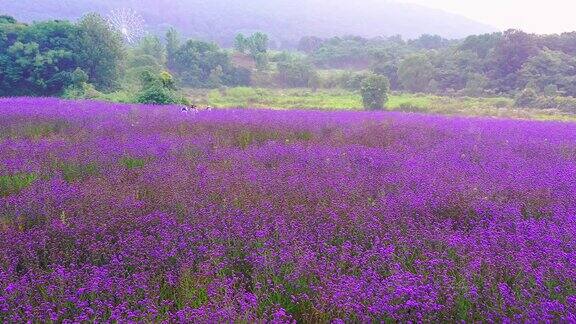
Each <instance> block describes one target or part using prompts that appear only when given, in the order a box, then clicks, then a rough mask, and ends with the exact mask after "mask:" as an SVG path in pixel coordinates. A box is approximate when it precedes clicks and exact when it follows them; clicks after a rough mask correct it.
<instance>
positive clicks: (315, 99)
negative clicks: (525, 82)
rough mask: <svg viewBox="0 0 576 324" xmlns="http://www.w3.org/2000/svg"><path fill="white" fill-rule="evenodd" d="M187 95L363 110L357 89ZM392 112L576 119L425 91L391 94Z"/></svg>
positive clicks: (200, 101) (247, 103) (227, 102)
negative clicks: (441, 95)
mask: <svg viewBox="0 0 576 324" xmlns="http://www.w3.org/2000/svg"><path fill="white" fill-rule="evenodd" d="M185 94H186V96H187V97H188V98H190V99H191V100H192V102H194V103H195V104H197V105H201V106H202V105H204V106H212V107H217V108H269V109H280V110H282V109H321V110H362V109H363V107H362V97H361V96H360V94H359V93H357V92H352V91H348V90H341V89H330V90H326V89H322V90H318V91H313V90H311V89H262V88H227V89H221V90H198V89H187V90H185ZM386 109H387V110H390V111H405V112H420V113H434V114H444V115H462V116H490V117H502V118H522V119H538V120H564V121H576V116H575V115H572V114H568V113H565V112H561V111H558V110H553V109H518V108H515V107H514V100H513V99H511V98H504V97H497V98H470V97H457V98H455V97H440V96H434V95H423V94H401V93H394V94H391V95H390V98H389V100H388V103H387V104H386Z"/></svg>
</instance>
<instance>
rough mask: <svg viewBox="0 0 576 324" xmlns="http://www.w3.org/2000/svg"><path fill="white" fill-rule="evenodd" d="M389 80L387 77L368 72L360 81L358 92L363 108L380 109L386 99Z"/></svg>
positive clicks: (382, 107)
mask: <svg viewBox="0 0 576 324" xmlns="http://www.w3.org/2000/svg"><path fill="white" fill-rule="evenodd" d="M389 91H390V82H389V81H388V78H386V77H384V76H381V75H377V74H370V75H368V76H367V77H366V78H364V80H363V81H362V87H361V88H360V92H361V93H362V102H363V104H364V108H365V109H368V110H381V109H384V105H385V104H386V102H387V101H388V92H389Z"/></svg>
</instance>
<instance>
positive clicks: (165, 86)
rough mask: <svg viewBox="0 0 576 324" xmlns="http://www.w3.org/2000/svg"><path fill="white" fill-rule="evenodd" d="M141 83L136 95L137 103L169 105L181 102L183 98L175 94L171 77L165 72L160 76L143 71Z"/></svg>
mask: <svg viewBox="0 0 576 324" xmlns="http://www.w3.org/2000/svg"><path fill="white" fill-rule="evenodd" d="M141 82H142V89H141V90H140V91H139V92H138V94H137V95H136V102H138V103H144V104H158V105H170V104H175V103H182V102H183V98H180V97H179V96H178V95H177V94H176V86H175V84H174V79H173V78H172V75H171V74H170V73H168V72H166V71H164V72H161V73H160V74H154V73H151V72H150V71H145V72H143V73H142V76H141Z"/></svg>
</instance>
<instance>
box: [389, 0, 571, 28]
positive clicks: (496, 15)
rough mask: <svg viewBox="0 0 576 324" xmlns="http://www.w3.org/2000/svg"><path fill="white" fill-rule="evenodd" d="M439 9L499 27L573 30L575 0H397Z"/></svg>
mask: <svg viewBox="0 0 576 324" xmlns="http://www.w3.org/2000/svg"><path fill="white" fill-rule="evenodd" d="M397 1H400V2H411V3H417V4H421V5H425V6H427V7H431V8H436V9H442V10H444V11H448V12H453V13H457V14H461V15H464V16H466V17H468V18H472V19H474V20H477V21H480V22H484V23H487V24H489V25H492V26H494V27H497V28H499V29H502V30H505V29H508V28H520V29H522V30H524V31H527V32H534V33H561V32H566V31H576V0H397Z"/></svg>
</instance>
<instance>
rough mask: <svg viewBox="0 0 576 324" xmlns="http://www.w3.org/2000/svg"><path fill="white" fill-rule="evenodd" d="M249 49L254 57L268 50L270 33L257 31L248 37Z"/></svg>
mask: <svg viewBox="0 0 576 324" xmlns="http://www.w3.org/2000/svg"><path fill="white" fill-rule="evenodd" d="M248 50H249V51H250V54H251V55H252V57H254V58H256V57H257V56H258V55H259V54H264V53H266V52H267V51H268V35H266V34H264V33H261V32H257V33H254V34H252V36H250V37H248Z"/></svg>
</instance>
